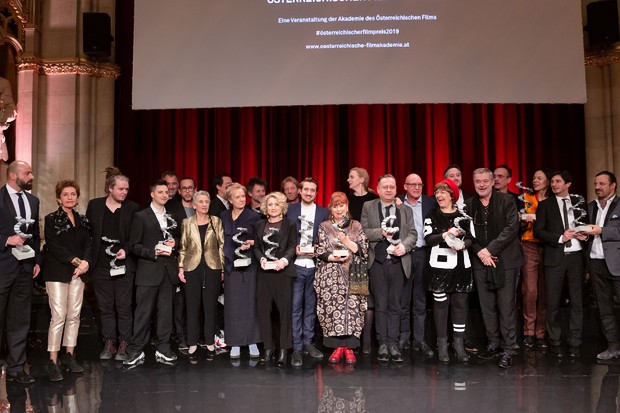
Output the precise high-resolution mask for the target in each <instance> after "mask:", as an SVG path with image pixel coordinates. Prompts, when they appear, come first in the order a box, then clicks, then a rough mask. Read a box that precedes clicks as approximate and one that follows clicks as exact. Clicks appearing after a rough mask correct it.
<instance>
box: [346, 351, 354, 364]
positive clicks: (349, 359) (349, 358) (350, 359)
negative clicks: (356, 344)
mask: <svg viewBox="0 0 620 413" xmlns="http://www.w3.org/2000/svg"><path fill="white" fill-rule="evenodd" d="M344 360H345V363H347V364H355V363H357V359H356V358H355V354H353V350H352V349H350V348H345V349H344Z"/></svg>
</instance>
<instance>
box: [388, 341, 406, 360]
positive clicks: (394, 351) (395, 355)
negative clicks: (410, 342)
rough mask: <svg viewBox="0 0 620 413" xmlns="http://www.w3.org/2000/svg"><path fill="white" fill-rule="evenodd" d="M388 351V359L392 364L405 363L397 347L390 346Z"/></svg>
mask: <svg viewBox="0 0 620 413" xmlns="http://www.w3.org/2000/svg"><path fill="white" fill-rule="evenodd" d="M388 351H389V352H390V358H391V359H392V361H393V362H394V363H402V362H403V361H405V359H404V358H403V355H402V354H401V352H400V350H399V349H398V346H397V345H394V344H393V345H391V346H390V347H389V349H388Z"/></svg>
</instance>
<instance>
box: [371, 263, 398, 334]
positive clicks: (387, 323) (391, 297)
mask: <svg viewBox="0 0 620 413" xmlns="http://www.w3.org/2000/svg"><path fill="white" fill-rule="evenodd" d="M404 284H405V272H404V271H403V266H402V264H401V262H400V260H397V261H393V260H385V261H384V262H383V263H379V262H377V261H375V262H373V264H372V266H371V267H370V288H371V290H372V295H373V297H374V298H375V329H376V330H377V341H378V342H379V344H388V345H392V344H398V337H399V334H400V313H401V305H400V298H401V293H402V290H403V286H404Z"/></svg>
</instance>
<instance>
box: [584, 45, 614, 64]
mask: <svg viewBox="0 0 620 413" xmlns="http://www.w3.org/2000/svg"><path fill="white" fill-rule="evenodd" d="M618 62H620V45H616V46H614V47H613V48H609V49H602V50H596V51H589V52H588V51H586V59H585V65H586V67H597V66H608V65H611V64H612V63H618Z"/></svg>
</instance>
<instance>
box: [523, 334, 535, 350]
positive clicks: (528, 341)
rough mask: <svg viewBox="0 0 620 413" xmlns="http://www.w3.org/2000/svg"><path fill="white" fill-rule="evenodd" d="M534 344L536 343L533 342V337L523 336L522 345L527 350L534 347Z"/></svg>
mask: <svg viewBox="0 0 620 413" xmlns="http://www.w3.org/2000/svg"><path fill="white" fill-rule="evenodd" d="M535 343H536V341H535V340H534V336H525V338H524V339H523V345H524V346H525V347H527V348H532V347H534V344H535Z"/></svg>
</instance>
